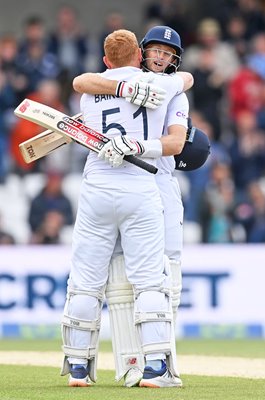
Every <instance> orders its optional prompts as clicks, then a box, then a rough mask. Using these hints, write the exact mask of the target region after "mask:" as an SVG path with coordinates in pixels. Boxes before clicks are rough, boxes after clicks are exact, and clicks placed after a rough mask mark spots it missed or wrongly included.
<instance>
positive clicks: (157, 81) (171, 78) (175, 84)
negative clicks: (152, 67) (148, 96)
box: [145, 72, 184, 96]
mask: <svg viewBox="0 0 265 400" xmlns="http://www.w3.org/2000/svg"><path fill="white" fill-rule="evenodd" d="M145 73H146V72H145ZM154 75H155V76H154V80H153V82H152V83H153V84H154V85H156V86H159V87H161V88H162V89H164V90H166V92H167V94H168V95H169V96H174V95H178V94H180V93H182V92H183V89H184V80H183V79H182V78H181V76H179V75H177V74H172V75H161V74H154Z"/></svg>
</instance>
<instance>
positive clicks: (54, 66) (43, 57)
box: [18, 40, 60, 93]
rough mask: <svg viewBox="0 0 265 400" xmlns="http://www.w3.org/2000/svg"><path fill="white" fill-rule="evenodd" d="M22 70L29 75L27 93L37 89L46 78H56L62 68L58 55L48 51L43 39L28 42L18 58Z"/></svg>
mask: <svg viewBox="0 0 265 400" xmlns="http://www.w3.org/2000/svg"><path fill="white" fill-rule="evenodd" d="M18 62H19V65H20V68H21V72H22V73H23V74H24V75H25V76H26V77H27V89H26V90H27V93H30V92H32V91H34V90H36V89H37V87H38V85H39V83H40V82H41V81H42V80H44V79H56V78H58V76H59V73H60V68H59V65H58V61H57V59H56V57H55V56H54V55H53V54H51V53H49V52H48V51H47V46H46V44H45V42H44V41H43V40H40V41H37V40H36V41H30V42H28V45H27V47H26V48H25V51H24V52H23V53H21V54H20V56H19V59H18Z"/></svg>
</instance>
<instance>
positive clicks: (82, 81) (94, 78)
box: [73, 72, 118, 95]
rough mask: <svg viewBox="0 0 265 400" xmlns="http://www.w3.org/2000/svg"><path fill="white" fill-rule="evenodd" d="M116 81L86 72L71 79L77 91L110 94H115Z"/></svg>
mask: <svg viewBox="0 0 265 400" xmlns="http://www.w3.org/2000/svg"><path fill="white" fill-rule="evenodd" d="M117 84H118V81H116V80H110V79H106V78H103V76H101V75H99V74H96V73H92V72H87V73H85V74H82V75H79V76H77V77H76V78H74V80H73V88H74V90H75V91H76V92H78V93H82V94H83V93H88V94H112V95H115V93H116V87H117Z"/></svg>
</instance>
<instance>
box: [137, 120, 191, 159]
mask: <svg viewBox="0 0 265 400" xmlns="http://www.w3.org/2000/svg"><path fill="white" fill-rule="evenodd" d="M186 135H187V128H186V127H185V126H182V125H172V126H170V127H169V128H168V135H166V136H162V137H161V138H159V139H153V140H146V141H143V142H142V144H143V147H144V149H145V151H144V153H143V154H142V157H150V158H159V157H161V156H173V155H177V154H180V153H181V152H182V149H183V147H184V144H185V141H186Z"/></svg>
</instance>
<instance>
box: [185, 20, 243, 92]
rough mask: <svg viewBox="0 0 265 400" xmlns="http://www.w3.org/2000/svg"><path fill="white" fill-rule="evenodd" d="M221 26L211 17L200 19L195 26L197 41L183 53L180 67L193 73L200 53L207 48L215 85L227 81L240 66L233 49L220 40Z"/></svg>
mask: <svg viewBox="0 0 265 400" xmlns="http://www.w3.org/2000/svg"><path fill="white" fill-rule="evenodd" d="M221 35H222V33H221V28H220V25H219V24H218V22H217V21H216V20H215V19H212V18H205V19H203V20H201V21H200V23H199V25H198V28H197V43H196V44H194V45H192V46H190V47H189V48H188V49H187V50H185V52H184V53H183V61H182V69H183V70H184V71H190V72H191V73H193V71H194V69H195V68H196V67H197V65H198V62H199V59H200V53H201V52H202V51H203V50H206V49H207V50H208V51H209V52H212V54H213V59H214V62H213V65H212V75H213V78H212V79H214V80H215V81H216V85H219V86H220V85H222V84H226V83H227V82H229V80H230V79H231V78H232V77H233V76H234V75H235V73H236V72H237V71H238V69H239V66H240V60H239V58H238V56H237V54H236V51H235V49H234V48H233V47H232V46H231V45H229V44H228V43H225V42H224V41H223V40H222V36H221Z"/></svg>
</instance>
